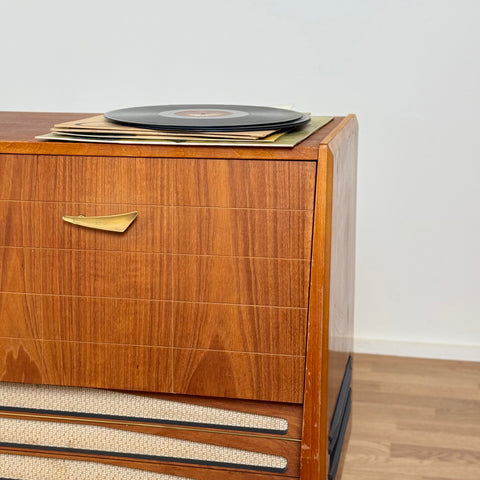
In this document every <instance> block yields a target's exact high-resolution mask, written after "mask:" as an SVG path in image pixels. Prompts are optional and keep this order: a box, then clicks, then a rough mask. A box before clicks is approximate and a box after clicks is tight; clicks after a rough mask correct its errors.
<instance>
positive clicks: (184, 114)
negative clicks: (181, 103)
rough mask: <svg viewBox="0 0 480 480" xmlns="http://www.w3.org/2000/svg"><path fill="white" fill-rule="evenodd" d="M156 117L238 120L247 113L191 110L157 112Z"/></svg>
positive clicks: (223, 110) (225, 110) (220, 110)
mask: <svg viewBox="0 0 480 480" xmlns="http://www.w3.org/2000/svg"><path fill="white" fill-rule="evenodd" d="M158 115H160V116H161V117H168V118H196V119H198V120H202V119H207V120H208V119H210V118H222V117H230V118H239V117H245V116H246V115H248V113H247V112H242V111H240V110H227V109H216V110H214V109H206V108H203V109H202V108H192V109H189V110H184V109H178V110H167V111H165V112H159V113H158Z"/></svg>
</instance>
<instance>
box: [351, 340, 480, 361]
mask: <svg viewBox="0 0 480 480" xmlns="http://www.w3.org/2000/svg"><path fill="white" fill-rule="evenodd" d="M354 351H355V353H372V354H377V355H394V356H398V357H417V358H439V359H448V360H465V361H471V362H480V345H462V344H443V343H421V342H404V341H399V340H398V341H397V340H384V339H380V338H365V337H360V338H355V342H354Z"/></svg>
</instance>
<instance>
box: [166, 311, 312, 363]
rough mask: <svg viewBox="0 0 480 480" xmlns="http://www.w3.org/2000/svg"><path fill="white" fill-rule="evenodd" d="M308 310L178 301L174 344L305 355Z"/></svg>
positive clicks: (207, 348) (174, 324)
mask: <svg viewBox="0 0 480 480" xmlns="http://www.w3.org/2000/svg"><path fill="white" fill-rule="evenodd" d="M306 316H307V312H306V310H305V309H296V308H271V307H253V306H240V305H219V304H211V303H206V304H204V303H185V302H176V303H175V304H174V306H173V329H174V338H173V345H174V346H176V347H183V348H199V349H203V350H231V351H238V352H257V353H272V354H286V355H304V354H305V338H306V324H307V321H306Z"/></svg>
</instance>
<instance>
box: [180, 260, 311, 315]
mask: <svg viewBox="0 0 480 480" xmlns="http://www.w3.org/2000/svg"><path fill="white" fill-rule="evenodd" d="M173 262H174V265H173V272H174V275H173V283H174V286H173V289H174V295H175V300H180V301H187V302H189V301H190V302H213V303H233V304H244V305H272V306H285V307H301V308H305V307H306V306H307V299H308V280H309V262H308V261H307V260H283V259H263V258H244V257H211V256H189V255H175V256H174V259H173Z"/></svg>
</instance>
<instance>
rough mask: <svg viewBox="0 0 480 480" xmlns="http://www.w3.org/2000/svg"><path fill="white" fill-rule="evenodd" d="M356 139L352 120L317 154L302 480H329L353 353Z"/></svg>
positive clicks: (356, 125)
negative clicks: (332, 432) (334, 427)
mask: <svg viewBox="0 0 480 480" xmlns="http://www.w3.org/2000/svg"><path fill="white" fill-rule="evenodd" d="M357 137H358V124H357V121H356V118H355V117H354V116H353V115H352V116H349V117H348V118H347V119H345V120H344V121H343V122H342V124H341V125H340V127H339V129H338V131H337V132H336V133H335V135H332V137H331V139H330V140H329V143H328V145H326V146H325V147H322V148H321V149H320V153H319V161H318V169H317V186H316V200H315V212H314V233H313V248H312V274H311V282H310V297H309V316H308V339H307V357H306V374H305V401H304V418H303V440H302V471H301V478H302V479H304V480H307V479H311V478H318V479H320V480H325V479H326V478H328V477H330V475H329V458H328V447H329V445H328V434H329V426H330V422H331V419H332V414H333V410H334V407H335V403H336V399H337V396H338V393H339V389H340V384H341V382H342V378H343V375H344V372H345V367H346V364H347V360H348V357H349V356H350V354H351V351H352V337H353V294H354V272H355V270H354V260H355V204H356V162H357ZM340 448H341V447H340ZM332 453H333V452H332ZM331 473H332V479H333V478H334V477H335V475H334V472H333V471H332V472H331ZM340 473H341V472H340V470H338V471H337V475H336V477H337V478H339V477H340Z"/></svg>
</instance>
